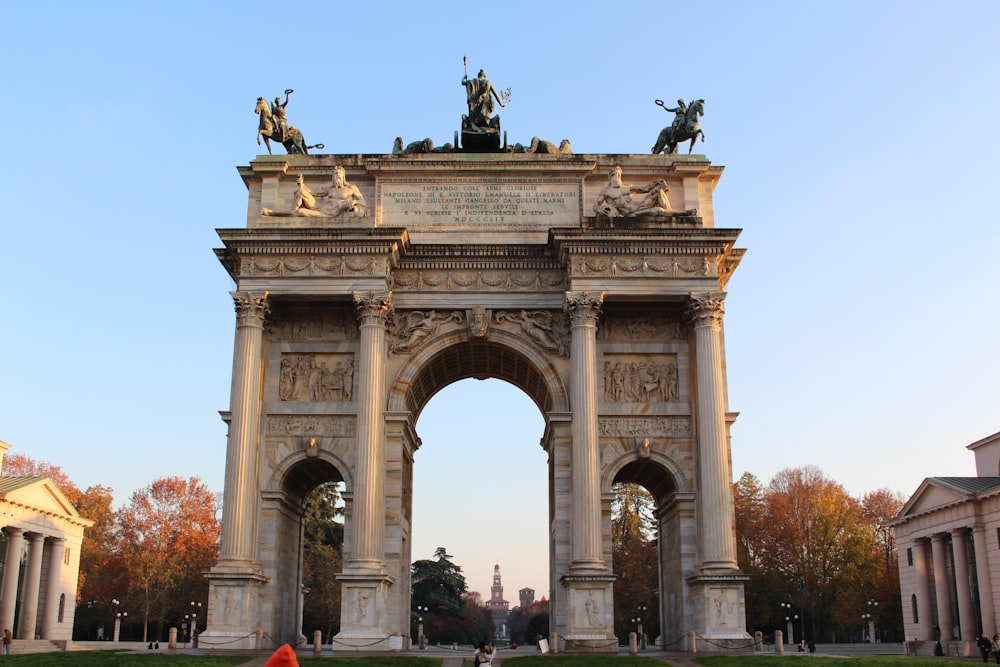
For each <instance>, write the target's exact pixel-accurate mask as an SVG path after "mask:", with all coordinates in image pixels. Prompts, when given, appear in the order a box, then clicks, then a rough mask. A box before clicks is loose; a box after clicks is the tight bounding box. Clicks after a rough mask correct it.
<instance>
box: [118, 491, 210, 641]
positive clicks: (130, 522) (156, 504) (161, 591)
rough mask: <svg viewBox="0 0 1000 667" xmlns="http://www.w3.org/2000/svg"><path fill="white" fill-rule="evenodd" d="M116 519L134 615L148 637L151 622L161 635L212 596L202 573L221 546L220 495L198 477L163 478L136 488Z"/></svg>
mask: <svg viewBox="0 0 1000 667" xmlns="http://www.w3.org/2000/svg"><path fill="white" fill-rule="evenodd" d="M116 518H117V524H118V525H117V531H116V535H115V537H116V546H117V550H118V553H119V555H120V556H121V557H122V559H123V562H124V567H125V574H126V578H127V587H128V594H129V598H128V600H129V604H130V605H131V606H132V607H133V609H135V611H134V612H133V618H134V617H137V616H138V617H141V618H142V619H143V638H142V639H143V641H144V642H145V641H147V639H148V632H149V626H150V624H151V623H152V624H154V625H155V626H156V628H157V630H156V632H155V636H156V637H157V638H159V637H161V636H162V635H163V626H164V624H165V623H170V624H177V623H180V622H182V619H183V618H184V615H185V614H187V613H190V611H191V608H190V603H191V602H192V601H201V600H207V599H208V581H207V580H206V579H205V577H204V573H205V572H206V571H207V570H208V569H209V568H210V567H211V566H212V565H214V564H215V562H216V560H217V558H218V550H219V529H220V526H219V520H218V518H217V502H216V497H215V495H214V494H213V493H212V492H211V491H210V490H209V489H208V487H207V486H205V484H204V483H203V482H202V481H201V479H200V478H198V477H192V478H190V479H186V480H185V479H183V478H181V477H165V478H161V479H157V480H155V481H154V482H153V483H152V484H150V485H149V486H147V487H145V488H142V489H139V490H138V491H135V492H134V493H133V494H132V497H131V499H130V501H129V504H128V505H126V506H125V507H122V508H121V509H119V510H118V512H117V513H116Z"/></svg>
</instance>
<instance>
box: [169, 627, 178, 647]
mask: <svg viewBox="0 0 1000 667" xmlns="http://www.w3.org/2000/svg"><path fill="white" fill-rule="evenodd" d="M167 648H177V628H170V633H169V634H168V635H167Z"/></svg>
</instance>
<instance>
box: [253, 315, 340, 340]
mask: <svg viewBox="0 0 1000 667" xmlns="http://www.w3.org/2000/svg"><path fill="white" fill-rule="evenodd" d="M318 311H319V312H318ZM264 335H265V336H267V338H268V339H269V340H273V341H277V340H282V341H292V340H320V339H325V340H357V338H358V325H357V317H356V315H355V314H354V311H350V310H347V309H345V308H336V309H328V310H327V309H323V310H320V309H317V308H312V309H309V310H301V311H296V310H283V311H277V312H275V311H272V316H271V317H270V318H269V319H268V322H267V326H266V328H265V330H264Z"/></svg>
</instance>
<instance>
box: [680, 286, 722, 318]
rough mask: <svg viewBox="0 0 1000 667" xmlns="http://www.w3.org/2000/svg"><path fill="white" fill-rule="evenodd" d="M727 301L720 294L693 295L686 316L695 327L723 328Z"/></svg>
mask: <svg viewBox="0 0 1000 667" xmlns="http://www.w3.org/2000/svg"><path fill="white" fill-rule="evenodd" d="M725 299H726V295H725V294H721V293H719V292H708V293H705V294H692V295H691V298H690V299H689V300H688V303H687V309H686V310H685V314H686V315H687V318H688V320H690V321H691V323H692V324H694V326H721V324H722V315H723V313H725V308H724V307H723V302H724V301H725Z"/></svg>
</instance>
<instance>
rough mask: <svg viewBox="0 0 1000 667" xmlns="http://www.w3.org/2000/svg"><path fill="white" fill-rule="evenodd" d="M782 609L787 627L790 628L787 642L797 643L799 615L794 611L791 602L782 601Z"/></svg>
mask: <svg viewBox="0 0 1000 667" xmlns="http://www.w3.org/2000/svg"><path fill="white" fill-rule="evenodd" d="M781 611H782V613H784V614H785V627H786V628H787V630H788V641H787V642H786V643H787V644H788V645H789V646H791V645H792V644H794V643H795V619H797V618H798V617H799V615H798V614H793V613H792V603H791V602H782V603H781Z"/></svg>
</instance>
